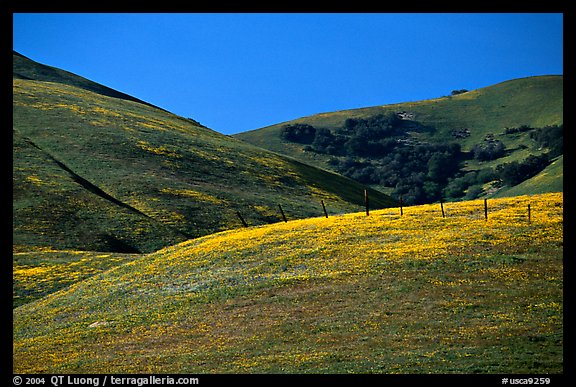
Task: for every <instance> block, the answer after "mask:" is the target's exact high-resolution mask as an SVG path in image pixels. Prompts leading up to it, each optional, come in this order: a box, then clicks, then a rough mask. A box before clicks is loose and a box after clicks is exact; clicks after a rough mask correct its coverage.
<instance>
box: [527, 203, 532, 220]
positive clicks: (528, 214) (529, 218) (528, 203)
mask: <svg viewBox="0 0 576 387" xmlns="http://www.w3.org/2000/svg"><path fill="white" fill-rule="evenodd" d="M530 223H531V219H530V203H528V224H530Z"/></svg>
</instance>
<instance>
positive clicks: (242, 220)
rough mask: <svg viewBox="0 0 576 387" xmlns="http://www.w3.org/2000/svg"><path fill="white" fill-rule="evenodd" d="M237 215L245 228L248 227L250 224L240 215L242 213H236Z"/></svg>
mask: <svg viewBox="0 0 576 387" xmlns="http://www.w3.org/2000/svg"><path fill="white" fill-rule="evenodd" d="M236 215H238V217H239V218H240V221H241V222H242V225H244V227H248V224H247V223H246V221H245V220H244V218H243V217H242V215H241V214H240V211H236Z"/></svg>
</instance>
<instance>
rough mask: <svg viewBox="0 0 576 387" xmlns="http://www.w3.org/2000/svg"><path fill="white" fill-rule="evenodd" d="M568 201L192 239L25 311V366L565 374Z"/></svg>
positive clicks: (492, 204) (409, 211) (35, 369)
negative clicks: (564, 250) (529, 210)
mask: <svg viewBox="0 0 576 387" xmlns="http://www.w3.org/2000/svg"><path fill="white" fill-rule="evenodd" d="M562 200H563V199H562V194H547V195H539V196H531V197H528V196H524V197H514V198H504V199H492V200H489V208H490V213H489V219H488V220H484V217H483V201H481V200H478V201H471V202H460V203H449V204H445V210H446V215H447V217H446V218H442V216H441V214H440V210H439V208H438V206H437V205H425V206H415V207H406V208H405V209H404V215H403V216H400V215H399V211H398V208H392V209H387V210H380V211H374V212H372V213H371V215H370V216H369V217H367V216H366V215H365V214H363V213H356V214H348V215H342V216H332V217H330V218H328V219H325V218H323V217H319V218H311V219H303V220H297V221H291V222H288V223H278V224H274V225H269V226H261V227H251V228H248V229H241V230H235V231H227V232H222V233H218V234H215V235H211V236H206V237H203V238H200V239H196V240H190V241H187V242H184V243H181V244H179V245H175V246H171V247H168V248H165V249H163V250H160V251H158V252H155V253H152V254H148V255H145V256H143V257H141V258H140V259H137V260H133V261H130V262H127V263H124V264H122V265H119V266H117V267H115V268H113V269H111V270H109V271H105V272H102V273H99V274H98V273H97V274H95V275H93V276H91V277H90V278H88V279H86V280H83V281H79V282H76V283H74V284H72V285H70V286H69V287H68V288H66V289H63V290H60V291H58V292H55V293H52V294H50V295H48V296H46V297H44V298H41V299H39V300H37V301H34V302H31V303H28V304H26V305H22V306H20V307H17V308H16V309H14V312H13V316H14V357H13V359H14V369H13V371H14V372H15V373H21V372H30V373H92V372H96V373H142V372H144V373H196V374H197V373H506V374H518V373H524V374H549V373H562V372H563V313H562V311H563V264H562V258H563V257H562V246H563V239H562V238H563V232H562V228H563V217H562V214H563V202H562ZM528 203H530V204H531V205H532V211H533V212H532V219H531V220H532V221H531V223H528V222H527V218H526V205H527V204H528ZM68 267H70V266H68Z"/></svg>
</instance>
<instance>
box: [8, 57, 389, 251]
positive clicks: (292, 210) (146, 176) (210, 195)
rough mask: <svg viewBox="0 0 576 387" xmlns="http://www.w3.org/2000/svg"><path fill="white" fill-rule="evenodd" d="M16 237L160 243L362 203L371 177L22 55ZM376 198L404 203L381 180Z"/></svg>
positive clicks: (17, 82)
mask: <svg viewBox="0 0 576 387" xmlns="http://www.w3.org/2000/svg"><path fill="white" fill-rule="evenodd" d="M13 68H14V77H13V117H14V119H13V138H14V141H13V147H14V148H13V149H14V153H13V240H14V245H15V246H16V249H17V250H26V246H44V247H51V248H55V249H77V250H95V251H116V252H125V253H133V252H151V251H154V250H157V249H159V248H161V247H164V246H167V245H171V244H174V243H177V242H181V241H183V240H186V239H188V238H193V237H198V236H202V235H206V234H210V233H213V232H217V231H222V230H227V229H231V228H237V227H242V223H241V221H240V219H239V217H238V213H240V214H241V216H242V217H243V218H244V220H245V221H246V222H247V223H248V224H249V225H254V224H266V223H272V222H277V221H281V220H282V217H281V214H280V212H279V207H278V206H279V205H281V206H282V207H283V210H284V212H285V215H286V216H287V217H288V219H294V218H301V217H308V216H317V215H320V214H322V207H321V205H320V201H321V200H324V201H325V204H326V206H327V208H328V210H329V211H331V212H332V213H338V212H350V211H358V210H359V209H360V208H361V206H362V204H363V191H364V189H365V187H364V186H362V185H360V184H358V183H356V182H354V181H352V180H350V179H346V178H343V177H341V176H338V175H336V174H333V173H329V172H326V171H322V170H318V169H316V168H314V167H310V166H307V165H304V164H302V163H300V162H297V161H295V160H292V159H289V158H287V157H284V156H279V155H276V154H274V153H272V152H269V151H266V150H263V149H259V148H257V147H255V146H252V145H249V144H247V143H245V142H241V141H239V140H236V139H233V138H231V137H229V136H224V135H222V134H219V133H217V132H215V131H213V130H210V129H208V128H206V127H204V126H202V125H200V124H198V123H197V122H196V121H194V120H191V119H186V118H183V117H179V116H176V115H174V114H171V113H169V112H167V111H165V110H162V109H159V108H156V107H154V106H151V105H149V104H147V103H145V102H142V101H140V100H138V99H136V98H133V97H130V96H126V95H125V94H123V93H119V92H116V91H114V90H112V89H109V88H107V87H104V86H101V85H98V84H95V83H94V82H91V81H88V80H86V79H84V78H81V77H78V76H76V75H74V74H71V73H68V72H65V71H62V70H59V69H54V68H51V67H48V66H44V65H41V64H38V63H36V62H34V61H32V60H30V59H27V58H25V57H23V56H21V55H19V54H17V53H15V54H14V62H13ZM371 203H372V205H373V207H374V208H384V207H387V206H391V205H394V203H395V202H394V201H393V200H391V199H390V198H389V197H387V196H385V195H383V194H381V193H379V192H376V191H372V194H371Z"/></svg>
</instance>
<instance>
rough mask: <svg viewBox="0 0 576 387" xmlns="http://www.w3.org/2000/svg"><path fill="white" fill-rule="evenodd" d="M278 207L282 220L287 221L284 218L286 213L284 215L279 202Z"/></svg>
mask: <svg viewBox="0 0 576 387" xmlns="http://www.w3.org/2000/svg"><path fill="white" fill-rule="evenodd" d="M278 208H279V209H280V213H281V214H282V219H284V222H288V220H286V215H284V210H282V206H281V205H280V204H278Z"/></svg>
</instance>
